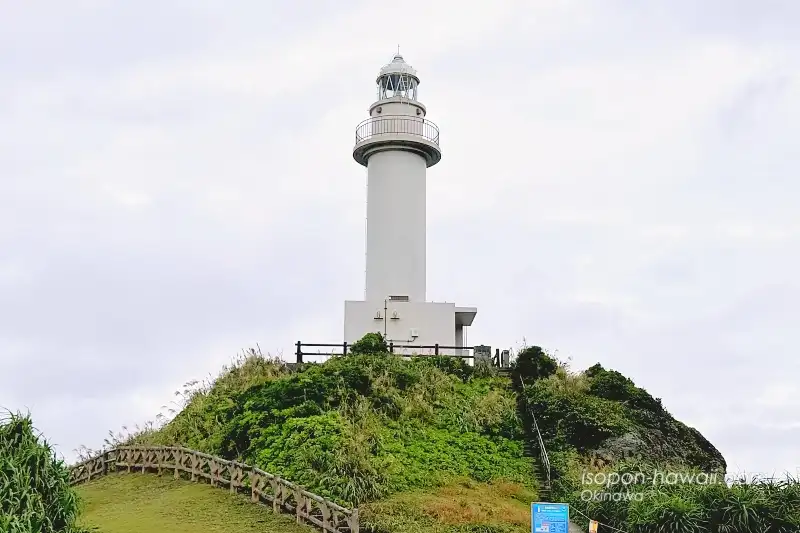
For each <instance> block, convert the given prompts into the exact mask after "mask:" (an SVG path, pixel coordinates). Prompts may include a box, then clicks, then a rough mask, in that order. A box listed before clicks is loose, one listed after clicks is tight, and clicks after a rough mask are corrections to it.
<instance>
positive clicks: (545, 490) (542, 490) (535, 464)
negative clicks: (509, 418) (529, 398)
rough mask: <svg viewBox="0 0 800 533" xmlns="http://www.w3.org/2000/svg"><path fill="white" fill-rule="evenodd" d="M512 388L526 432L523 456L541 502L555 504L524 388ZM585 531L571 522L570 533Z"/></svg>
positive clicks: (582, 532)
mask: <svg viewBox="0 0 800 533" xmlns="http://www.w3.org/2000/svg"><path fill="white" fill-rule="evenodd" d="M512 388H513V389H514V392H515V393H516V397H517V416H519V418H520V420H521V421H522V427H523V430H524V438H525V441H524V444H523V448H522V451H523V456H525V457H529V458H530V460H531V469H532V470H533V476H534V477H535V478H536V479H537V480H538V481H539V501H540V502H553V499H552V487H551V485H550V482H549V481H548V476H547V475H542V474H543V469H544V468H546V466H545V465H544V464H543V459H542V453H541V451H540V450H539V439H538V436H537V435H536V434H535V431H534V430H533V429H532V428H533V423H532V422H533V421H532V419H531V416H530V413H529V412H528V408H527V405H526V403H525V400H524V397H523V394H522V387H521V386H517V387H513V385H512ZM556 503H557V502H556ZM585 531H586V529H585V528H582V527H580V526H579V525H577V524H575V523H574V522H570V524H569V533H585Z"/></svg>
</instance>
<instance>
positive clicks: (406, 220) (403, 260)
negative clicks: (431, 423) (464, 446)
mask: <svg viewBox="0 0 800 533" xmlns="http://www.w3.org/2000/svg"><path fill="white" fill-rule="evenodd" d="M419 85H420V79H419V77H418V76H417V72H416V70H414V69H413V68H412V67H411V65H409V64H408V63H406V62H405V60H404V59H403V57H402V56H401V55H400V53H399V51H398V53H397V55H395V56H394V58H392V61H391V62H390V63H389V64H387V65H385V66H384V67H383V68H382V69H381V70H380V72H379V73H378V77H377V79H376V86H377V99H376V100H375V101H374V102H373V103H372V105H370V106H369V118H368V119H366V120H364V121H363V122H361V123H360V124H359V125H358V126H357V127H356V135H355V146H354V147H353V159H355V160H356V162H357V163H359V164H360V165H363V166H364V167H366V169H367V235H366V241H367V242H366V289H365V291H364V300H363V301H350V300H348V301H346V302H345V327H344V336H345V342H348V343H352V342H355V341H357V340H358V339H360V338H361V337H363V336H364V335H365V334H367V333H370V332H379V333H381V334H383V335H384V337H385V338H386V340H387V342H392V343H394V344H396V345H408V346H413V347H417V346H436V345H438V346H442V347H454V348H456V347H462V346H464V339H465V328H466V327H468V326H470V325H472V321H473V320H474V318H475V315H476V313H477V309H476V308H474V307H457V306H456V305H455V304H454V303H448V302H428V301H427V299H426V260H427V253H426V252H427V250H426V248H427V240H426V210H427V201H426V180H427V173H428V169H429V168H431V167H433V166H434V165H436V164H437V163H439V161H441V159H442V150H441V147H440V144H439V141H440V139H439V128H438V127H437V126H436V124H434V123H433V122H431V121H430V120H428V119H427V109H426V108H425V106H424V105H423V104H422V102H420V101H419V99H418V96H419ZM422 351H425V352H427V351H430V350H422ZM448 351H449V352H452V351H453V350H452V349H443V350H442V352H441V353H447V352H448Z"/></svg>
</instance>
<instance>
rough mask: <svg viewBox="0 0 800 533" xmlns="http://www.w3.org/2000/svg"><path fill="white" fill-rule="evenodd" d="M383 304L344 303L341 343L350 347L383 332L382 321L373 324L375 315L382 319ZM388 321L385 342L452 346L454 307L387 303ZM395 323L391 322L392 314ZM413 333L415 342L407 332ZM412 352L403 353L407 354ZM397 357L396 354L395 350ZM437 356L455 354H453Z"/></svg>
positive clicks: (422, 351)
mask: <svg viewBox="0 0 800 533" xmlns="http://www.w3.org/2000/svg"><path fill="white" fill-rule="evenodd" d="M383 306H384V302H383V300H381V301H368V302H358V301H346V302H345V303H344V340H345V342H347V343H353V342H355V341H357V340H359V339H360V338H361V337H363V336H364V335H366V334H367V333H372V332H379V333H381V334H383V332H384V320H375V316H376V314H378V313H380V316H381V317H383V316H384V311H383ZM387 307H388V318H387V320H386V321H385V322H386V324H385V326H386V338H387V342H388V341H394V343H395V344H411V345H415V346H433V345H435V344H439V345H441V346H455V345H456V342H455V341H456V339H455V332H456V323H455V311H456V308H455V304H452V303H433V302H388V303H387ZM395 311H396V312H397V317H398V318H397V319H392V316H393V314H394V312H395ZM412 329H416V334H417V335H418V336H417V337H416V338H412V337H411V330H412ZM413 351H415V350H406V352H405V353H411V352H413ZM416 351H417V352H418V353H433V351H434V350H432V349H430V350H416ZM397 352H398V353H400V351H399V350H397ZM440 353H442V354H445V353H450V354H452V353H456V351H455V350H449V351H445V350H442V351H441V352H440Z"/></svg>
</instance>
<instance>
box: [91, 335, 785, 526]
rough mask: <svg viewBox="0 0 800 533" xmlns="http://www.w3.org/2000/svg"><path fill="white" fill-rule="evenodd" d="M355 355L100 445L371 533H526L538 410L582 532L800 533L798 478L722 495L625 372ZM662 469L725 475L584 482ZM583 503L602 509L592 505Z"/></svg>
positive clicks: (202, 402)
mask: <svg viewBox="0 0 800 533" xmlns="http://www.w3.org/2000/svg"><path fill="white" fill-rule="evenodd" d="M353 351H354V353H353V354H352V355H348V356H346V357H335V358H332V359H331V360H329V361H327V362H326V363H324V364H304V365H300V366H299V367H297V368H294V369H289V368H287V367H286V366H285V365H283V364H282V363H281V362H279V361H277V360H271V359H268V358H265V357H263V356H262V355H261V354H260V353H257V352H254V351H251V352H249V353H247V354H245V356H243V357H242V358H241V359H240V360H239V361H237V362H236V363H235V364H234V365H232V366H231V367H228V368H225V369H224V370H223V372H222V373H221V374H220V376H219V377H218V378H217V379H216V380H207V381H205V382H203V383H197V382H192V383H188V384H187V385H186V387H185V388H184V390H183V391H180V392H179V393H178V396H180V398H181V401H180V402H179V403H178V404H176V405H175V407H174V409H172V410H171V411H170V414H173V415H174V416H173V417H171V419H170V421H169V422H166V423H159V424H157V425H153V424H151V425H148V426H146V427H145V428H143V429H140V430H137V431H136V432H135V433H134V434H133V435H124V434H120V435H111V438H110V439H109V441H108V443H107V444H108V445H116V444H120V443H141V444H162V445H183V446H187V447H190V448H194V449H197V450H201V451H204V452H206V453H210V454H214V455H220V456H223V457H226V458H229V459H236V460H240V461H244V462H247V463H249V464H253V465H256V466H259V467H261V468H262V469H264V470H267V471H269V472H272V473H275V474H278V475H280V476H281V477H284V478H286V479H289V480H291V481H293V482H295V483H298V484H300V485H303V486H305V487H306V488H307V489H308V490H311V491H313V492H316V493H318V494H320V495H323V496H326V497H329V498H331V499H334V500H336V501H338V502H340V503H342V504H344V505H347V506H358V507H359V509H360V511H361V517H362V526H363V525H364V524H368V525H369V526H370V527H369V529H366V528H365V529H366V530H368V531H372V532H375V533H388V532H393V533H404V532H423V533H511V532H519V533H521V532H523V531H529V528H530V516H529V512H530V507H529V505H530V502H531V501H535V500H537V499H538V484H537V480H536V476H535V474H534V467H535V463H536V462H537V461H536V460H535V459H533V458H531V457H526V456H524V455H523V450H524V449H525V448H526V447H527V446H531V447H532V448H533V451H534V452H535V451H536V439H535V438H532V437H533V435H534V433H533V432H532V418H531V417H530V416H529V413H533V414H534V415H535V417H536V420H537V422H538V425H539V427H540V429H541V432H542V434H543V438H544V441H545V443H546V447H547V450H548V453H549V456H550V461H551V465H552V469H551V474H552V479H553V483H552V492H551V494H552V498H553V499H554V500H556V501H566V502H569V503H570V504H571V508H572V509H573V510H574V511H576V515H575V516H574V517H573V518H574V520H575V522H577V523H585V522H586V520H585V519H584V518H583V516H582V515H580V514H578V513H577V511H580V512H581V513H585V514H586V515H589V516H591V517H593V518H595V519H598V520H600V521H601V522H602V523H604V524H607V525H610V526H613V527H616V528H619V529H621V530H624V531H630V532H641V533H667V532H673V531H675V532H680V533H687V532H688V533H693V532H697V533H704V532H709V533H723V532H725V533H728V532H730V533H750V532H755V531H759V532H766V533H790V532H791V533H797V532H798V531H800V527H798V525H800V515H799V514H798V513H799V512H800V499H798V484H797V483H796V482H795V481H793V480H787V481H786V482H780V483H778V482H773V483H756V484H735V485H733V486H730V487H729V486H728V485H726V484H725V483H723V481H724V472H725V468H726V465H725V460H724V459H723V457H722V455H721V454H720V453H719V451H717V449H716V448H714V446H713V445H712V444H711V443H709V442H708V441H707V440H706V439H705V438H704V437H703V436H702V435H701V434H700V433H699V432H698V431H697V430H695V429H693V428H690V427H687V426H686V425H684V424H682V423H681V422H679V421H677V420H675V419H674V418H673V417H672V416H671V415H670V414H669V413H668V412H667V411H666V409H665V408H664V406H663V405H662V403H661V400H660V399H658V398H654V397H652V396H651V395H650V394H649V393H647V391H645V390H643V389H641V388H640V387H637V386H636V385H635V384H634V383H633V382H632V381H631V380H630V379H628V378H626V377H625V376H623V375H622V374H620V373H619V372H616V371H613V370H607V369H605V368H603V367H602V366H600V365H595V366H593V367H591V368H589V369H587V370H586V371H584V372H573V371H571V370H570V368H569V365H568V364H565V363H564V362H561V361H558V360H556V359H555V358H553V357H552V356H550V355H549V354H547V353H546V352H545V351H544V350H542V349H541V348H538V347H530V348H526V349H524V350H523V351H522V352H521V353H519V354H518V357H517V360H516V362H515V366H514V368H513V371H512V379H509V378H508V377H502V376H498V375H496V373H495V371H494V370H492V369H490V368H474V367H471V366H468V365H465V364H464V363H463V362H462V361H461V360H459V359H454V358H448V357H423V358H418V359H414V360H406V359H403V358H402V357H398V356H394V355H391V354H388V353H386V344H385V342H384V341H383V339H382V337H381V336H380V335H378V334H375V335H368V336H366V337H365V338H364V339H362V340H361V341H360V342H359V343H357V344H355V345H354V346H353ZM522 382H524V384H525V388H524V392H523V389H522V388H521V386H520V384H521V383H522ZM528 439H532V442H526V440H528ZM656 470H659V471H661V472H681V473H692V472H693V473H699V472H703V473H706V474H710V473H717V474H718V476H719V477H718V479H717V480H716V481H715V482H708V483H705V484H701V483H697V482H695V483H693V484H692V483H688V482H684V483H669V484H663V483H662V484H653V483H648V482H646V481H642V482H641V483H638V484H625V485H624V486H611V487H609V486H603V485H602V483H598V482H597V479H596V478H592V479H591V480H590V482H587V479H586V476H587V475H590V476H591V475H593V474H598V473H605V474H609V473H618V474H623V473H629V474H630V473H636V474H641V475H642V476H644V477H645V478H646V479H652V476H653V474H654V472H655V471H656ZM185 490H189V489H185ZM587 491H588V492H590V493H599V494H600V498H599V499H598V498H597V497H594V498H593V499H591V501H587V499H586V497H585V496H586V492H587ZM87 494H88V495H87V499H89V500H91V503H92V504H94V503H95V502H96V501H97V500H96V498H99V496H97V495H91V494H90V493H87ZM615 494H616V495H622V496H624V494H633V497H627V498H626V497H618V496H615ZM98 523H99V522H98ZM137 526H138V524H137ZM109 531H110V530H109Z"/></svg>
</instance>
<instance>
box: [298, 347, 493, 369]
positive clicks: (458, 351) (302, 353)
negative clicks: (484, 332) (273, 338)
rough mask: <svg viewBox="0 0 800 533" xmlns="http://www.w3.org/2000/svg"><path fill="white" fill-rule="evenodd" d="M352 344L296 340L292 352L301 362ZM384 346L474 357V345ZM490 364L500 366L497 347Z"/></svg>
mask: <svg viewBox="0 0 800 533" xmlns="http://www.w3.org/2000/svg"><path fill="white" fill-rule="evenodd" d="M352 346H353V345H352V344H348V343H346V342H342V343H340V344H320V343H310V342H301V341H297V342H296V343H295V352H294V353H295V357H296V358H297V359H296V361H297V363H303V362H304V358H306V357H314V358H317V357H322V358H324V359H327V358H329V357H337V356H343V355H347V354H348V352H349V350H350V349H351V348H352ZM386 346H387V348H388V349H389V353H398V354H399V355H404V356H408V357H438V356H447V357H454V358H457V359H473V360H474V359H475V346H445V345H443V344H431V345H423V346H420V345H415V344H395V343H394V342H388V343H387V344H386ZM304 348H317V350H316V351H306V350H304ZM320 348H324V349H325V350H324V351H323V350H320ZM408 350H413V352H412V353H406V352H407V351H408ZM324 359H323V360H324ZM317 361H320V360H319V359H314V362H317ZM320 362H321V361H320ZM492 366H494V367H500V366H501V358H500V349H499V348H497V349H496V350H495V353H494V355H493V356H492Z"/></svg>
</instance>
